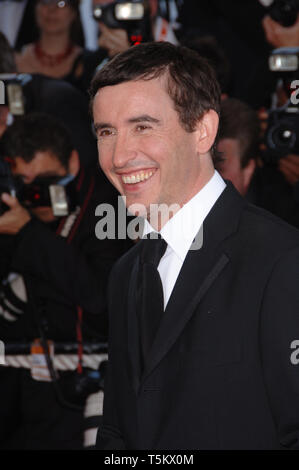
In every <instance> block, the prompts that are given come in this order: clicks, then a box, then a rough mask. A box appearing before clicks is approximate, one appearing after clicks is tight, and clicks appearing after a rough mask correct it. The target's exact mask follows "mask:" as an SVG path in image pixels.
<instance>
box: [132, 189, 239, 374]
mask: <svg viewBox="0 0 299 470" xmlns="http://www.w3.org/2000/svg"><path fill="white" fill-rule="evenodd" d="M244 203H245V201H244V200H243V199H242V198H241V197H240V196H239V194H238V193H237V192H236V190H235V189H234V188H233V187H232V185H231V184H230V183H228V185H227V187H226V189H225V190H224V191H223V193H222V195H221V196H220V198H219V199H218V200H217V202H216V204H215V205H214V207H213V208H212V210H211V212H210V213H209V215H208V216H207V218H206V220H205V222H204V225H203V246H202V248H201V249H200V250H194V251H193V250H190V251H189V252H188V254H187V257H186V259H185V261H184V264H183V266H182V269H181V271H180V274H179V276H178V279H177V281H176V284H175V287H174V290H173V292H172V295H171V297H170V299H169V302H168V304H167V308H166V310H165V312H164V315H163V317H162V320H161V324H160V327H159V330H158V332H157V336H156V338H155V341H154V344H153V347H152V349H151V352H150V355H149V357H148V360H147V361H146V364H145V370H144V374H143V377H142V380H141V382H142V381H143V380H144V379H145V378H146V377H147V376H148V374H149V373H150V372H151V371H152V370H153V369H154V368H155V367H156V366H157V365H158V363H159V362H160V361H161V359H162V358H163V357H164V356H165V355H166V354H167V352H168V351H169V350H170V348H171V347H172V345H173V344H174V343H175V341H176V340H177V338H178V337H179V336H180V334H181V332H182V330H183V329H184V327H185V325H186V323H187V322H188V321H189V320H190V318H191V317H192V314H193V313H194V311H195V309H196V307H197V305H198V303H199V302H200V301H201V299H202V298H203V296H204V295H205V293H206V292H207V290H208V289H209V288H210V287H211V286H212V284H213V283H214V281H215V280H216V279H217V277H218V276H219V275H220V273H221V272H222V271H223V270H224V269H225V267H226V265H227V263H228V262H229V257H228V255H227V254H226V253H225V251H224V248H223V243H222V242H223V241H224V240H225V239H227V238H228V237H230V236H231V235H232V234H233V233H234V232H235V231H236V230H237V227H238V223H239V218H240V213H241V210H242V208H243V206H244Z"/></svg>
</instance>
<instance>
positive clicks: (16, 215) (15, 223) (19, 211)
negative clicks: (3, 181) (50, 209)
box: [0, 193, 31, 235]
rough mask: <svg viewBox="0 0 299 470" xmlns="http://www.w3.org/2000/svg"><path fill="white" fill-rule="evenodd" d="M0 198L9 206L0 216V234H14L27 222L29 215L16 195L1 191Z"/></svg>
mask: <svg viewBox="0 0 299 470" xmlns="http://www.w3.org/2000/svg"><path fill="white" fill-rule="evenodd" d="M1 200H2V202H4V203H5V204H6V205H7V206H8V207H9V210H7V211H6V212H5V213H4V214H3V215H2V216H1V217H0V234H7V235H16V234H17V233H18V232H19V231H20V230H21V228H22V227H24V225H25V224H27V222H29V220H30V219H31V216H30V214H29V212H28V210H27V209H25V207H23V206H21V204H20V203H19V201H18V200H17V198H16V197H14V196H11V195H10V194H8V193H3V194H2V195H1Z"/></svg>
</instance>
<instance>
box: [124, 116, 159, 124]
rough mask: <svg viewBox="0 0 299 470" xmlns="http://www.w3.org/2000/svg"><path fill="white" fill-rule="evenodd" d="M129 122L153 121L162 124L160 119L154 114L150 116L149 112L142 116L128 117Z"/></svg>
mask: <svg viewBox="0 0 299 470" xmlns="http://www.w3.org/2000/svg"><path fill="white" fill-rule="evenodd" d="M128 122H129V123H132V124H134V123H137V122H152V123H154V124H161V120H160V119H156V118H154V117H152V116H149V115H148V114H142V115H141V116H136V117H132V118H130V119H128Z"/></svg>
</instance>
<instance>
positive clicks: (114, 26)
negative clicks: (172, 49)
mask: <svg viewBox="0 0 299 470" xmlns="http://www.w3.org/2000/svg"><path fill="white" fill-rule="evenodd" d="M122 3H124V2H123V1H122V0H120V1H114V0H93V14H94V18H95V20H96V21H97V22H98V25H99V40H98V45H99V48H100V49H104V50H106V51H107V55H108V57H109V58H111V57H113V56H114V55H116V54H117V53H119V52H123V51H125V50H126V49H128V48H129V47H130V46H131V45H132V44H134V43H138V42H148V41H153V40H155V41H168V42H172V43H174V44H177V43H178V41H177V38H176V36H175V34H174V32H173V29H172V27H173V25H174V23H175V21H176V19H177V15H178V8H177V2H176V1H174V0H168V1H167V2H164V4H165V5H166V7H165V8H164V9H163V8H162V7H163V5H159V2H158V0H144V1H140V2H139V5H140V7H141V11H142V9H143V11H144V13H143V14H141V13H140V19H139V20H137V21H134V20H131V21H130V20H129V19H128V20H126V21H124V20H118V19H117V18H116V17H115V11H116V10H114V8H115V7H116V6H120V7H121V6H122V5H121V4H122ZM126 3H128V2H126ZM137 5H138V2H137ZM137 10H139V9H138V7H137V8H136V12H137ZM119 11H120V10H119ZM132 14H133V10H132Z"/></svg>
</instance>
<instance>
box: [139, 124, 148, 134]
mask: <svg viewBox="0 0 299 470" xmlns="http://www.w3.org/2000/svg"><path fill="white" fill-rule="evenodd" d="M149 128H150V127H149V126H147V125H146V124H139V125H138V126H136V130H137V131H138V132H142V131H145V130H146V129H149Z"/></svg>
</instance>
